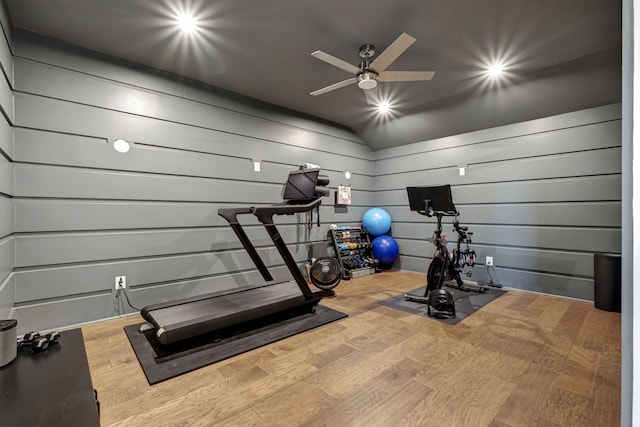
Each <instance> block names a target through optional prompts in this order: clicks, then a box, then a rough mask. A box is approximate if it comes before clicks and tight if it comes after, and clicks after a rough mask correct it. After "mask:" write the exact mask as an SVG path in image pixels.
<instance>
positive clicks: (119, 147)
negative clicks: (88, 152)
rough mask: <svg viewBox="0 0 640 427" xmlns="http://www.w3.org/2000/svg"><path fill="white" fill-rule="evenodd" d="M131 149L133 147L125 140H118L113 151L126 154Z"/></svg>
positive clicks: (114, 142)
mask: <svg viewBox="0 0 640 427" xmlns="http://www.w3.org/2000/svg"><path fill="white" fill-rule="evenodd" d="M130 148H131V146H130V145H129V143H128V142H127V141H125V140H124V139H116V140H115V141H113V149H114V150H116V151H117V152H118V153H126V152H127V151H129V149H130Z"/></svg>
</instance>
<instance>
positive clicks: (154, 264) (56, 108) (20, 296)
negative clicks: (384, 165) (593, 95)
mask: <svg viewBox="0 0 640 427" xmlns="http://www.w3.org/2000/svg"><path fill="white" fill-rule="evenodd" d="M14 37H15V38H14V47H15V57H14V61H15V67H16V71H15V75H16V77H15V79H16V87H15V116H16V127H15V130H14V133H15V148H14V156H15V165H14V169H15V170H14V183H13V187H14V194H15V199H14V200H15V203H14V206H13V207H14V209H15V238H14V239H13V243H14V245H15V248H14V251H15V273H14V282H15V293H14V295H15V312H16V317H17V318H18V319H19V320H20V325H21V329H22V330H26V329H46V328H55V327H60V326H65V325H70V324H75V323H81V322H86V321H91V320H96V319H102V318H107V317H111V316H115V315H118V314H119V313H124V312H131V311H132V310H131V309H130V308H127V307H126V304H124V303H123V302H122V301H117V300H116V299H115V293H114V292H113V286H114V277H115V276H119V275H125V276H127V284H128V287H129V294H130V297H131V302H132V303H133V304H134V305H137V306H138V307H140V306H143V305H146V304H151V303H155V302H159V301H163V300H170V299H174V298H180V297H186V296H192V295H200V294H203V293H207V292H212V291H218V290H224V289H231V288H236V287H240V286H243V285H246V284H247V283H252V282H255V281H259V280H261V278H259V277H257V276H259V275H258V274H257V272H256V270H255V267H254V266H253V264H252V262H251V260H250V258H249V257H248V255H247V254H246V253H245V252H244V251H243V250H242V248H241V245H240V243H239V242H238V241H237V238H236V237H235V235H234V233H233V232H232V231H231V229H230V227H229V226H228V224H227V223H226V221H224V219H222V218H221V217H219V216H218V215H217V211H218V208H220V207H229V206H236V205H238V206H252V205H264V204H270V203H275V202H278V201H280V200H281V191H282V187H283V183H284V181H285V180H286V177H287V174H288V172H289V171H291V170H293V169H296V168H297V167H298V166H300V165H302V164H304V163H314V164H319V165H320V166H321V167H322V169H323V172H324V173H326V174H328V175H329V177H330V179H331V184H330V186H331V187H332V188H335V187H336V186H337V185H339V184H341V183H343V184H347V183H348V184H350V185H351V186H352V188H353V197H354V201H355V204H354V205H353V206H351V207H349V209H348V210H346V211H344V210H342V209H340V210H338V209H334V206H333V199H332V198H325V200H324V202H323V205H322V207H321V208H320V220H321V223H322V226H321V227H313V228H312V229H311V230H310V231H309V230H308V228H307V226H306V223H307V221H308V220H309V219H310V216H309V215H306V214H299V215H294V216H287V217H278V218H277V222H278V225H279V228H280V230H281V232H282V235H283V237H284V239H285V241H286V242H287V243H288V244H289V247H290V249H291V252H292V253H293V255H294V257H295V258H296V259H297V260H299V261H301V262H302V261H304V260H306V259H307V258H308V257H309V248H310V247H311V246H315V245H310V243H317V242H323V241H324V240H325V238H326V231H327V228H328V224H330V223H345V224H349V223H354V222H357V221H359V219H360V218H361V216H362V213H363V212H364V210H365V209H366V208H367V207H369V206H371V205H372V204H373V202H374V193H373V185H374V178H373V153H372V152H371V150H370V149H369V148H368V146H367V145H366V144H364V143H363V142H362V141H361V140H360V139H359V138H358V137H357V136H356V135H354V134H353V133H351V132H348V131H345V130H344V129H341V128H337V127H332V126H329V125H327V124H324V123H320V122H314V121H311V120H309V119H305V118H301V117H297V116H295V115H293V114H292V113H287V112H285V111H282V110H280V109H276V108H273V107H270V106H267V105H260V104H258V103H256V102H255V101H251V102H248V101H246V100H245V101H243V100H242V99H240V98H239V97H237V96H235V95H229V94H224V93H222V92H220V91H215V90H204V89H202V88H197V87H195V86H189V85H186V84H183V83H178V82H177V81H175V80H171V79H169V78H163V77H159V76H157V75H155V74H153V73H150V72H145V71H144V70H140V69H136V68H135V67H127V66H123V65H121V64H118V63H115V62H113V61H109V60H108V59H104V58H98V57H97V56H96V55H93V54H91V55H88V54H87V53H86V52H82V51H78V50H75V49H74V48H70V47H67V46H63V45H58V44H56V43H55V42H52V41H50V40H46V39H42V38H39V37H36V36H34V35H30V34H26V33H16V34H15V35H14ZM117 138H124V139H127V140H129V141H130V142H132V143H133V144H132V147H131V150H130V151H129V152H128V153H125V154H121V153H117V152H116V151H115V150H113V147H112V142H113V140H114V139H117ZM255 160H257V161H260V162H261V171H260V172H254V171H253V161H255ZM345 170H349V171H350V172H351V173H352V174H353V177H352V178H351V181H349V182H347V181H345V180H344V178H343V172H344V171H345ZM0 209H2V205H1V204H0ZM240 220H241V222H242V223H243V224H246V225H247V233H248V234H249V236H250V237H251V238H252V240H253V241H254V243H255V244H256V246H257V248H258V251H259V252H260V254H261V255H262V256H263V258H264V260H265V263H266V264H267V265H268V266H270V267H272V268H273V273H274V276H275V277H276V278H282V279H286V278H289V273H288V272H287V271H286V269H285V268H284V267H283V262H282V260H281V258H280V257H279V255H278V253H277V251H276V250H275V248H273V247H272V243H271V240H270V239H269V238H268V235H267V234H266V232H265V231H264V229H263V227H262V226H261V225H260V224H259V223H258V221H257V220H256V219H255V218H253V217H251V216H247V217H241V218H240ZM315 220H316V216H315V215H314V222H315Z"/></svg>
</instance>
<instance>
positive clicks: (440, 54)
mask: <svg viewBox="0 0 640 427" xmlns="http://www.w3.org/2000/svg"><path fill="white" fill-rule="evenodd" d="M7 5H8V9H9V12H10V16H11V19H12V23H13V25H14V26H15V27H18V28H22V29H24V30H27V31H31V32H35V33H39V34H42V35H45V36H48V37H51V38H54V39H59V40H62V41H64V42H67V43H71V44H74V45H77V46H81V47H84V48H88V49H91V50H94V51H98V52H101V53H104V54H107V55H110V56H113V57H118V58H122V59H125V60H128V61H133V62H136V63H140V64H144V65H146V66H150V67H153V68H157V69H161V70H166V71H170V72H172V73H177V74H180V75H183V76H187V77H190V78H193V79H196V80H199V81H202V82H205V83H207V84H211V85H214V86H217V87H220V88H224V89H227V90H230V91H233V92H236V93H240V94H243V95H247V96H250V97H252V98H256V99H259V100H262V101H266V102H269V103H272V104H276V105H279V106H282V107H286V108H289V109H292V110H296V111H300V112H303V113H306V114H310V115H313V116H316V117H319V118H322V119H325V120H329V121H332V122H335V123H338V124H341V125H344V126H346V127H349V128H351V129H352V130H353V131H355V132H356V133H358V134H359V135H360V136H361V137H362V138H363V139H364V140H365V141H366V142H367V143H368V144H369V145H370V146H371V147H372V148H374V149H381V148H385V147H391V146H396V145H401V144H406V143H410V142H416V141H422V140H426V139H431V138H436V137H442V136H447V135H453V134H456V133H461V132H466V131H472V130H477V129H483V128H488V127H492V126H497V125H504V124H509V123H513V122H517V121H522V120H528V119H535V118H538V117H544V116H548V115H550V114H557V113H561V112H565V111H573V110H578V109H582V108H588V107H593V106H597V105H602V104H606V103H611V102H618V101H619V100H620V98H621V95H620V87H621V83H620V81H621V70H620V65H621V53H620V52H621V0H393V1H391V0H368V1H353V0H191V1H175V0H157V1H140V0H137V1H135V0H49V1H45V0H8V1H7ZM176 5H181V6H180V7H181V8H183V9H189V10H193V11H195V13H196V14H197V15H198V20H199V21H200V23H201V25H202V29H201V31H200V34H199V36H198V37H192V38H185V37H184V36H181V35H180V34H179V33H178V32H177V30H176V29H175V25H174V23H173V21H172V18H173V16H174V15H175V11H176ZM403 32H406V33H408V34H410V35H412V36H413V37H415V38H416V42H415V43H414V44H413V45H412V46H411V47H409V48H408V49H407V50H406V51H405V52H404V53H403V54H402V55H401V56H400V57H399V58H398V59H397V60H396V61H395V62H394V63H393V64H392V65H391V66H390V67H389V69H390V70H391V69H392V70H434V71H436V74H435V77H434V78H433V80H431V81H427V82H409V83H380V84H379V86H378V89H377V90H378V96H380V97H383V98H388V99H389V101H390V103H391V104H392V106H393V108H394V110H393V114H392V116H387V117H384V118H383V117H380V116H379V115H377V114H376V113H375V112H374V111H372V108H371V107H370V106H368V105H367V102H366V100H365V97H364V96H363V92H362V90H361V89H359V88H357V87H356V86H355V85H352V86H349V87H344V88H341V89H338V90H336V91H333V92H330V93H327V94H324V95H320V96H317V97H314V96H310V95H309V93H310V92H311V91H313V90H316V89H319V88H322V87H324V86H327V85H329V84H332V83H335V82H338V81H341V80H345V79H347V78H349V77H351V75H349V74H348V73H347V72H345V71H342V70H340V69H338V68H335V67H332V66H330V65H328V64H326V63H324V62H321V61H319V60H318V59H315V58H313V57H312V56H311V55H310V54H311V52H313V51H315V50H322V51H324V52H326V53H329V54H331V55H334V56H337V57H339V58H342V59H344V60H345V61H347V62H350V63H352V64H354V65H357V64H358V62H359V59H360V58H359V57H358V48H359V46H360V45H362V44H363V43H373V44H375V46H376V50H377V52H378V53H379V52H381V51H382V50H384V49H385V48H386V47H387V46H388V45H389V44H390V43H392V42H393V41H394V40H395V39H396V38H397V37H398V36H399V35H400V34H401V33H403ZM491 60H501V61H503V62H504V63H505V64H506V65H507V66H508V71H509V73H508V79H507V80H506V81H502V82H499V83H496V82H495V81H493V83H489V80H487V78H486V77H484V76H483V71H484V69H483V67H484V65H485V64H486V63H488V62H490V61H491Z"/></svg>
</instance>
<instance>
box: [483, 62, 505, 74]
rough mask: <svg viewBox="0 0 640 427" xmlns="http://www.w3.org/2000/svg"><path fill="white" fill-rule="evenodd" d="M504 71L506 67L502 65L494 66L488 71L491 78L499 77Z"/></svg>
mask: <svg viewBox="0 0 640 427" xmlns="http://www.w3.org/2000/svg"><path fill="white" fill-rule="evenodd" d="M503 71H504V66H503V65H502V64H492V65H490V66H489V68H488V69H487V74H489V76H491V77H498V76H499V75H500V74H502V72H503Z"/></svg>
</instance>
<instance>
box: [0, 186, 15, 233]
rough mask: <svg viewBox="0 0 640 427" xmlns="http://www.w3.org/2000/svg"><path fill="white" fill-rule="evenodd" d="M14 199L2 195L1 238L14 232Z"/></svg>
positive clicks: (0, 202) (0, 213) (0, 201)
mask: <svg viewBox="0 0 640 427" xmlns="http://www.w3.org/2000/svg"><path fill="white" fill-rule="evenodd" d="M13 224H14V222H13V199H10V198H8V197H4V196H1V195H0V239H3V238H5V237H7V236H9V235H11V234H12V233H13Z"/></svg>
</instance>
